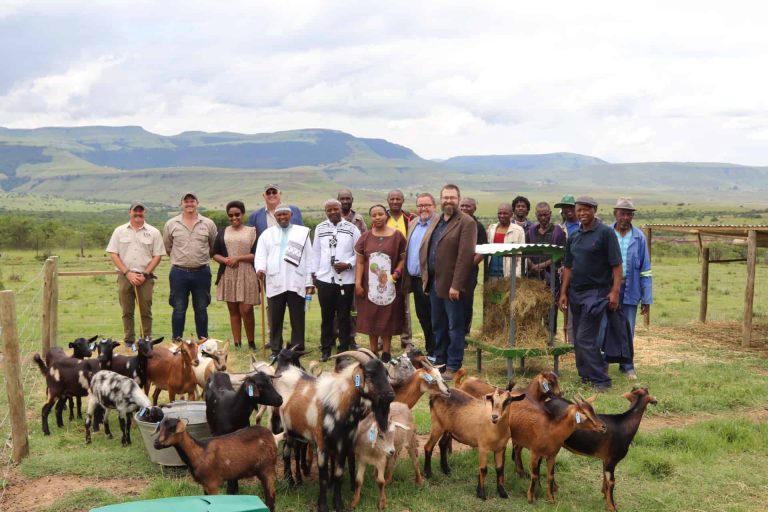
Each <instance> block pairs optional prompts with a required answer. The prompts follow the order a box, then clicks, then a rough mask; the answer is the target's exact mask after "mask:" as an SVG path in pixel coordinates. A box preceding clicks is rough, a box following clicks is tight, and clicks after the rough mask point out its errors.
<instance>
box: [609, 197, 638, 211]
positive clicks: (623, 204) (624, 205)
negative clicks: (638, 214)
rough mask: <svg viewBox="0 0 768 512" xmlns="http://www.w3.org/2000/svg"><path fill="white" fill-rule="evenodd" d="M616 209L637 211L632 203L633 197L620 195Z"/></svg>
mask: <svg viewBox="0 0 768 512" xmlns="http://www.w3.org/2000/svg"><path fill="white" fill-rule="evenodd" d="M613 208H614V209H619V210H629V211H632V212H633V211H635V205H634V204H632V199H630V198H628V197H620V198H619V199H618V200H617V201H616V206H614V207H613Z"/></svg>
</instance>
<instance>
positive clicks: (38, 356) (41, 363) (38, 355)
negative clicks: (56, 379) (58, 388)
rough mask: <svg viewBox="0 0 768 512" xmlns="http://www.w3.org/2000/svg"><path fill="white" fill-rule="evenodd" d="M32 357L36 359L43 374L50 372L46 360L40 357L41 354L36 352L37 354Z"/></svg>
mask: <svg viewBox="0 0 768 512" xmlns="http://www.w3.org/2000/svg"><path fill="white" fill-rule="evenodd" d="M32 359H34V360H35V362H36V363H37V366H38V368H40V373H42V374H43V376H45V375H46V374H47V373H48V367H47V366H46V365H45V361H43V358H42V357H40V354H39V353H37V352H35V355H34V356H33V357H32Z"/></svg>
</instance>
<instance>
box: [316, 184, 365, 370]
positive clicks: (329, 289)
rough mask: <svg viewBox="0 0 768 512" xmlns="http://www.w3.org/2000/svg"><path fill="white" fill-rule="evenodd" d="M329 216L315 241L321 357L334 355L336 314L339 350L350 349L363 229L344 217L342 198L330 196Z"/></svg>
mask: <svg viewBox="0 0 768 512" xmlns="http://www.w3.org/2000/svg"><path fill="white" fill-rule="evenodd" d="M324 209H325V215H326V217H328V218H327V220H324V221H323V222H321V223H320V224H318V225H317V227H316V228H315V241H314V243H313V244H312V259H311V267H312V275H313V276H314V278H315V284H316V286H317V298H318V300H319V301H320V315H321V317H322V322H321V326H320V347H321V349H322V356H321V358H320V361H323V362H325V361H327V360H328V358H329V357H330V356H331V351H332V350H333V347H334V345H335V344H336V341H335V337H336V336H335V334H334V328H333V320H334V317H336V316H337V315H338V322H339V349H338V351H339V352H344V351H346V350H349V348H350V345H351V343H352V341H353V340H354V338H353V337H352V316H351V310H352V299H353V297H354V296H355V293H354V291H355V271H354V268H355V243H357V240H358V239H359V238H360V230H359V229H357V227H356V226H355V225H354V224H352V223H351V222H349V221H347V220H345V219H342V218H341V202H340V201H338V200H337V199H329V200H328V201H326V202H325V205H324Z"/></svg>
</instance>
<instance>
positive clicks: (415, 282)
mask: <svg viewBox="0 0 768 512" xmlns="http://www.w3.org/2000/svg"><path fill="white" fill-rule="evenodd" d="M435 208H436V206H435V198H434V197H433V196H432V194H430V193H429V192H423V193H421V194H419V195H417V196H416V213H417V215H418V217H416V218H417V219H418V220H417V221H414V220H411V222H410V223H409V224H408V246H407V249H406V251H405V280H404V287H405V291H406V292H413V302H414V305H415V306H416V316H417V317H418V318H419V324H421V330H422V331H424V342H425V344H426V349H427V354H428V355H430V356H432V355H433V352H434V350H435V337H434V335H433V334H432V307H431V305H430V303H429V295H427V294H426V293H424V287H423V286H422V282H421V266H420V264H419V250H420V249H421V244H422V242H423V241H424V234H425V233H426V232H427V229H428V228H429V225H430V224H431V223H432V222H433V221H434V220H435V219H436V218H437V213H435Z"/></svg>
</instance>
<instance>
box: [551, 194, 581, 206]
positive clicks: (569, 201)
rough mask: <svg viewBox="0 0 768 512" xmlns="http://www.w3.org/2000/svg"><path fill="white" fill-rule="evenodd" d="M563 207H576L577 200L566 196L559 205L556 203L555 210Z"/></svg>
mask: <svg viewBox="0 0 768 512" xmlns="http://www.w3.org/2000/svg"><path fill="white" fill-rule="evenodd" d="M563 206H576V200H575V199H574V198H573V196H572V195H569V194H566V195H564V196H563V198H562V199H560V202H559V203H555V208H562V207H563Z"/></svg>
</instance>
